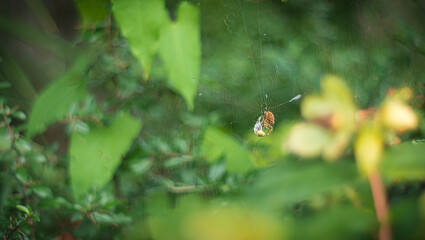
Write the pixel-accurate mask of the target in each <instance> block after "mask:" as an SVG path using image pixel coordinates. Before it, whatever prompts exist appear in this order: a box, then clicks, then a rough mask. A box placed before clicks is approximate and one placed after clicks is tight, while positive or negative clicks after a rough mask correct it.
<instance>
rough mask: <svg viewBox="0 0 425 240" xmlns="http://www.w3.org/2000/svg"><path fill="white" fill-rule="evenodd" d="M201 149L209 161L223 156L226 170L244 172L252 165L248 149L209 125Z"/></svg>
mask: <svg viewBox="0 0 425 240" xmlns="http://www.w3.org/2000/svg"><path fill="white" fill-rule="evenodd" d="M202 149H203V153H204V154H205V156H206V159H207V160H208V161H209V162H215V161H217V160H218V159H219V158H220V157H221V156H224V157H225V158H226V165H227V170H228V171H231V172H239V173H245V172H247V171H248V170H249V169H251V168H252V167H253V164H252V160H251V156H250V154H249V152H248V150H247V149H245V148H244V147H243V146H242V145H241V144H239V143H238V142H237V141H236V140H235V139H234V138H232V137H231V136H229V135H227V134H225V133H223V132H222V131H220V130H218V129H217V128H214V127H209V128H208V129H207V130H206V131H205V134H204V141H203V143H202Z"/></svg>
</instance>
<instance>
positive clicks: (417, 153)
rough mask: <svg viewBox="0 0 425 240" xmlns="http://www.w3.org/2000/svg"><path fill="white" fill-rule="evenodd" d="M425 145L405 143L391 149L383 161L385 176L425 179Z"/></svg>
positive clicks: (382, 168) (383, 173)
mask: <svg viewBox="0 0 425 240" xmlns="http://www.w3.org/2000/svg"><path fill="white" fill-rule="evenodd" d="M424 156H425V145H424V144H421V143H418V144H411V143H403V144H400V145H397V146H394V147H392V148H391V149H389V150H388V151H387V152H386V153H385V154H384V157H383V159H382V161H381V171H382V175H383V176H384V177H388V178H402V179H407V180H424V179H425V159H424Z"/></svg>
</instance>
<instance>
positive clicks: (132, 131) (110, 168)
mask: <svg viewBox="0 0 425 240" xmlns="http://www.w3.org/2000/svg"><path fill="white" fill-rule="evenodd" d="M140 128H141V122H140V121H139V120H137V119H135V118H133V117H132V116H131V115H130V114H128V113H120V114H118V116H117V117H116V118H115V121H114V122H113V123H112V125H110V126H108V127H98V128H93V129H90V132H88V133H81V132H73V133H72V135H71V145H70V150H69V152H70V156H71V160H70V166H69V171H70V177H71V187H72V190H73V192H74V197H75V198H76V199H79V198H80V197H81V196H82V195H83V194H84V193H86V192H88V191H89V190H91V189H93V188H102V187H103V186H105V184H107V183H108V182H109V181H110V180H111V178H112V176H113V174H114V173H115V170H116V169H117V167H118V165H119V164H120V163H121V158H122V156H123V155H124V154H125V153H126V152H127V150H128V148H129V147H130V145H131V143H132V140H133V139H134V138H135V137H136V136H137V134H138V133H139V131H140Z"/></svg>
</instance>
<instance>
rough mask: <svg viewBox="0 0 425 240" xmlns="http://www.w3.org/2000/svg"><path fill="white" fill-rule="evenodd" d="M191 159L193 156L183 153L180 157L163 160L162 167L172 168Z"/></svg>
mask: <svg viewBox="0 0 425 240" xmlns="http://www.w3.org/2000/svg"><path fill="white" fill-rule="evenodd" d="M192 160H193V156H189V155H185V156H180V157H173V158H169V159H167V160H165V162H164V167H165V168H174V167H177V166H180V165H182V164H184V163H187V162H190V161H192Z"/></svg>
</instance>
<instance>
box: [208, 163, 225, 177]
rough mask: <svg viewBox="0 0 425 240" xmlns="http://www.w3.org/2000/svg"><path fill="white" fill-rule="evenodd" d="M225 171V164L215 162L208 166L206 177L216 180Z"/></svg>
mask: <svg viewBox="0 0 425 240" xmlns="http://www.w3.org/2000/svg"><path fill="white" fill-rule="evenodd" d="M225 173H226V165H224V164H222V163H220V164H215V165H212V166H211V167H210V171H209V173H208V178H209V179H210V180H211V181H217V180H218V179H219V178H221V177H222V176H223V175H224V174H225Z"/></svg>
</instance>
